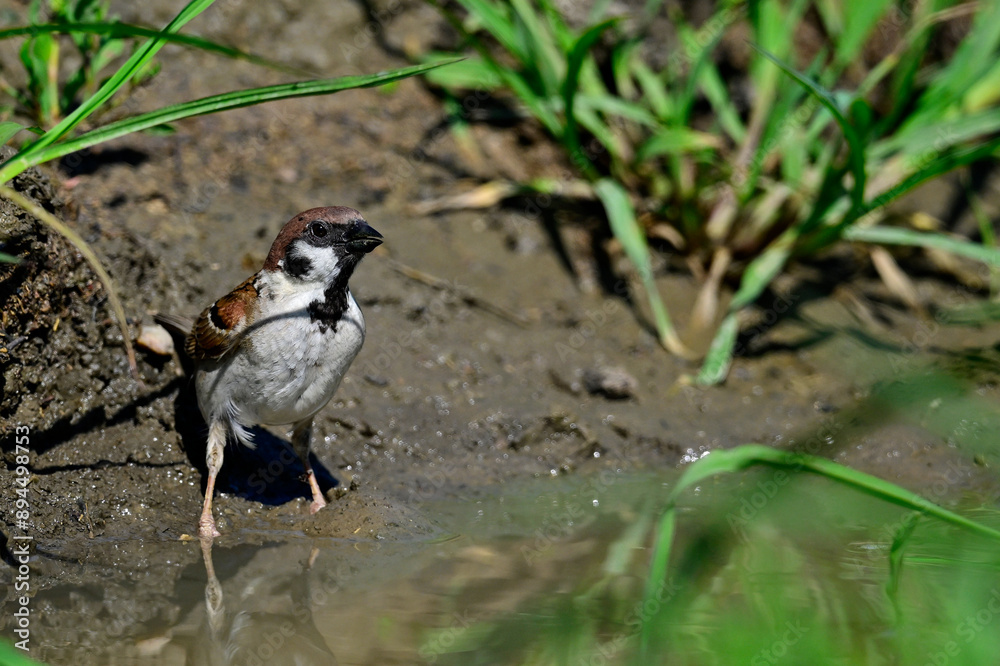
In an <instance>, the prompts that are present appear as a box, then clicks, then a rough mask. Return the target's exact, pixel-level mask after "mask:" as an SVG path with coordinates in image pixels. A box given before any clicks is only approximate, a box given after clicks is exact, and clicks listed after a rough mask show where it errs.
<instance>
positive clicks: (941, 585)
mask: <svg viewBox="0 0 1000 666" xmlns="http://www.w3.org/2000/svg"><path fill="white" fill-rule="evenodd" d="M675 478H676V475H668V476H664V475H652V474H637V473H628V474H617V473H614V472H609V473H607V474H604V475H596V476H592V477H589V478H583V477H557V478H553V479H540V480H536V481H528V482H517V483H510V484H505V485H503V486H499V487H495V488H492V489H489V490H485V491H477V492H476V493H475V494H471V495H469V496H467V497H462V498H460V499H459V500H458V501H454V500H449V501H437V502H428V503H425V504H424V505H422V506H421V507H420V512H421V513H422V514H423V515H424V517H426V518H427V519H428V520H429V521H430V523H432V524H433V525H434V526H435V527H436V533H435V534H434V535H433V536H432V537H428V538H421V539H409V540H407V539H377V540H371V539H368V538H365V539H359V540H352V539H331V538H318V539H317V538H308V537H306V536H305V535H303V534H302V533H300V532H289V533H287V534H277V533H275V532H274V531H273V530H270V531H266V532H265V531H261V532H254V531H252V530H243V531H241V532H238V533H235V534H227V535H225V536H224V537H223V538H222V539H218V540H217V541H216V544H215V546H214V547H213V548H211V549H210V550H207V549H204V548H202V547H201V546H200V544H199V543H198V542H197V541H190V542H182V541H163V542H158V543H157V542H152V543H151V542H148V541H147V542H116V543H110V542H100V540H98V542H97V543H94V544H93V548H92V549H91V550H90V553H89V554H88V555H87V556H85V557H84V558H83V559H82V560H79V559H78V560H77V561H75V562H74V561H70V560H68V559H64V558H61V557H55V556H52V555H44V554H43V555H42V556H40V557H38V558H36V561H35V566H34V567H33V573H32V576H38V577H39V579H38V582H42V583H44V582H45V581H44V580H42V577H44V576H46V575H52V573H56V572H57V573H56V575H57V576H58V578H59V583H58V584H55V585H43V586H44V587H45V588H46V589H45V590H44V591H43V592H41V593H39V594H38V595H37V596H35V597H34V598H33V599H32V602H31V603H32V609H33V611H34V612H35V613H36V615H35V624H34V625H33V627H32V632H33V633H32V649H31V655H32V656H33V657H36V658H41V659H44V660H45V661H47V662H48V663H51V664H90V663H93V664H285V663H287V664H331V663H339V664H411V663H455V664H469V663H483V664H506V663H510V664H520V663H560V662H562V663H581V664H584V663H645V661H644V659H643V658H642V657H639V656H637V655H638V650H639V630H640V627H641V625H642V623H644V622H651V623H652V625H653V626H654V627H657V629H656V630H655V631H654V632H652V639H651V640H652V644H653V646H654V649H655V650H656V654H658V655H660V656H661V657H662V656H663V655H664V654H666V655H669V656H670V657H671V659H672V663H673V661H674V660H676V663H697V664H701V663H734V662H732V659H733V658H734V657H733V650H734V649H736V648H734V645H737V646H741V647H739V649H738V653H739V654H741V655H745V656H749V657H752V658H755V659H756V661H752V662H751V663H778V661H781V660H783V659H785V658H791V659H792V662H789V663H795V661H796V660H798V663H806V662H804V661H801V660H802V659H813V658H814V657H815V656H816V654H817V650H820V651H822V650H823V649H826V650H829V651H828V652H827V653H826V656H828V657H829V656H831V655H832V656H836V657H837V658H839V659H841V660H846V662H845V663H859V662H858V661H857V660H858V659H862V658H863V660H864V661H867V660H868V658H867V657H864V655H869V656H871V655H880V658H885V659H890V660H891V659H894V658H896V657H899V656H904V655H905V654H907V649H909V655H910V658H912V657H913V655H914V654H916V655H917V656H918V657H919V655H921V654H924V653H926V651H927V650H930V649H931V648H933V647H934V646H935V645H937V644H940V645H942V646H944V645H947V642H948V641H949V640H960V639H961V640H962V641H964V640H965V637H966V636H967V635H968V631H969V628H968V627H958V628H956V627H955V625H954V623H953V622H952V618H953V617H954V613H949V612H946V611H945V607H947V606H948V605H949V604H951V605H952V606H955V604H956V601H955V599H954V598H953V596H954V595H955V594H956V590H959V591H961V590H964V591H965V592H969V591H970V589H972V588H977V589H981V590H986V591H987V592H988V591H989V589H992V586H994V585H996V584H998V583H1000V566H998V565H1000V562H998V560H997V556H996V553H995V544H991V543H989V542H985V541H983V540H981V539H978V538H972V537H968V535H966V534H964V533H963V532H961V531H958V530H955V529H953V528H947V527H943V526H941V525H940V524H937V523H935V522H933V521H929V520H927V519H923V520H922V521H918V525H917V528H916V530H915V531H914V535H913V536H912V538H911V539H910V540H909V541H907V542H906V550H905V556H906V559H905V560H904V563H905V566H904V567H903V568H902V569H901V573H898V574H895V576H896V581H897V582H896V586H895V592H894V593H893V594H887V591H886V590H887V584H888V582H889V581H890V580H891V579H892V577H893V576H894V574H893V573H892V571H891V569H890V566H889V554H890V544H891V539H892V536H893V535H894V534H896V533H897V532H898V531H899V529H900V527H901V526H902V525H903V524H904V523H905V518H906V516H907V515H908V514H907V513H906V512H904V511H902V510H901V509H899V508H898V507H895V506H892V505H890V504H888V503H885V502H881V501H879V500H875V499H873V498H871V497H869V496H865V495H860V494H859V493H857V492H856V491H854V490H850V489H844V488H841V487H838V486H836V485H834V484H833V483H831V482H829V481H826V480H824V479H820V478H818V477H815V476H809V475H802V476H792V477H789V478H787V479H785V478H784V477H780V478H779V477H776V476H775V472H774V470H767V469H762V470H757V471H751V472H748V473H745V474H738V475H733V476H731V477H722V478H716V479H711V480H709V481H707V482H706V483H704V484H702V485H701V486H699V487H698V488H695V489H694V490H693V491H691V492H690V493H687V494H686V495H685V496H684V498H683V499H682V501H681V504H680V506H681V511H680V512H679V521H678V523H679V532H678V537H677V540H676V542H675V550H674V557H673V560H672V566H671V569H670V571H669V572H668V575H667V577H666V578H664V579H663V580H662V581H661V583H660V588H659V589H657V590H654V594H653V596H652V597H650V596H648V594H647V596H646V597H645V599H644V598H643V589H644V586H645V585H646V580H647V578H648V576H649V571H650V568H649V562H650V554H651V552H650V547H651V544H652V539H653V535H654V533H655V527H656V525H657V523H658V520H659V516H660V515H661V511H662V508H663V503H664V501H665V498H666V497H667V495H668V493H669V490H670V484H671V482H672V481H673V479H675ZM775 479H778V480H777V482H775ZM762 497H763V498H764V500H762V499H761V498H762ZM748 507H750V508H749V509H748ZM976 517H978V518H980V519H984V520H986V521H989V522H992V523H993V524H1000V520H997V515H996V513H995V512H992V511H986V510H982V511H980V512H978V513H977V514H976ZM137 551H139V552H137ZM116 555H120V557H116ZM119 560H120V561H124V562H135V561H139V562H141V563H142V566H141V567H140V568H139V569H138V570H136V571H131V572H124V573H125V576H124V578H126V579H127V581H128V582H127V583H123V582H122V578H123V576H122V574H123V572H122V571H120V570H118V569H117V568H116V561H119ZM47 572H48V573H47ZM49 582H54V581H49ZM972 596H973V597H976V594H973V595H972ZM980 596H981V595H980ZM976 599H978V597H976ZM651 600H652V601H651ZM970 603H972V610H973V611H975V610H976V608H977V607H976V604H977V603H980V602H979V601H970ZM988 603H989V599H988V598H986V599H985V600H982V604H983V605H982V606H981V607H982V608H986V609H987V611H984V612H989V613H991V615H990V618H988V619H990V620H992V611H989V610H988V609H989V605H988ZM998 603H1000V602H998ZM900 607H903V608H905V609H906V612H905V614H900ZM959 607H960V605H959ZM974 616H975V612H973V615H972V617H974ZM961 617H962V616H959V619H961ZM980 633H985V632H977V633H975V634H973V638H974V639H978V638H979V634H980ZM720 639H722V640H723V643H722V644H721V645H720V644H719V642H718V641H719V640H720ZM991 641H992V639H991V638H988V639H984V640H979V641H978V642H976V641H970V642H969V643H968V644H966V643H965V642H962V647H963V649H964V650H965V654H966V655H972V654H979V653H980V652H981V649H982V648H984V646H986V645H985V644H987V643H990V644H991ZM665 643H666V644H665ZM823 646H826V647H823ZM906 646H909V648H907V647H906ZM987 647H988V646H987ZM974 648H979V649H974ZM826 663H828V662H826ZM903 663H917V662H911V661H904V662H903ZM955 663H959V662H955ZM960 663H971V662H967V661H962V662H960ZM984 663H985V662H984Z"/></svg>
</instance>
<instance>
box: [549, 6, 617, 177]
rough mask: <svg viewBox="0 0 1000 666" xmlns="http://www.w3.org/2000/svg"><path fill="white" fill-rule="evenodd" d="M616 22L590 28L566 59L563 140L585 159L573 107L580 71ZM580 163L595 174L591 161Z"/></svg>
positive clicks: (571, 149) (563, 85) (570, 149)
mask: <svg viewBox="0 0 1000 666" xmlns="http://www.w3.org/2000/svg"><path fill="white" fill-rule="evenodd" d="M616 22H617V19H609V20H607V21H603V22H601V23H598V24H597V25H593V26H591V27H590V28H588V29H587V30H586V31H585V32H584V33H583V34H582V35H580V38H579V39H578V40H576V43H575V44H573V48H572V49H570V51H569V54H568V55H567V57H566V77H565V78H564V79H563V82H562V99H563V109H564V111H565V113H566V127H565V128H564V130H563V140H564V141H565V142H566V145H567V148H568V150H569V151H570V154H571V155H573V154H574V153H576V154H579V155H580V156H581V157H583V153H582V151H581V150H580V138H579V136H577V130H576V124H577V119H576V110H575V108H574V106H573V105H574V102H575V99H576V94H577V92H578V87H577V85H578V83H579V80H580V70H581V69H582V68H583V62H584V58H586V57H587V54H588V53H589V52H590V47H591V46H593V45H594V42H596V41H597V40H598V39H599V38H600V36H601V34H602V33H603V32H604V31H605V30H607V29H608V28H610V27H611V26H613V25H614V24H615V23H616ZM574 157H575V156H574ZM584 159H586V158H584ZM580 162H581V166H582V167H583V169H584V170H585V171H589V172H593V169H594V167H593V164H592V163H591V162H590V160H589V159H586V162H585V163H584V162H583V160H580ZM588 175H589V174H588Z"/></svg>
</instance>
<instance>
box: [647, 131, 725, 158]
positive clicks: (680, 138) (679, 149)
mask: <svg viewBox="0 0 1000 666" xmlns="http://www.w3.org/2000/svg"><path fill="white" fill-rule="evenodd" d="M720 148H722V143H721V142H720V141H719V138H718V137H717V136H715V135H714V134H706V133H705V132H699V131H698V130H693V129H690V128H687V127H662V128H660V130H659V131H657V132H656V133H655V134H654V135H653V136H651V137H649V139H648V140H647V141H646V142H645V143H643V144H642V145H641V146H640V147H639V150H637V151H636V155H635V159H636V161H638V162H643V161H645V160H648V159H650V158H651V157H658V156H660V155H668V154H677V153H690V152H695V151H698V150H710V149H720Z"/></svg>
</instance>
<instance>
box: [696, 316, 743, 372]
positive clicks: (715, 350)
mask: <svg viewBox="0 0 1000 666" xmlns="http://www.w3.org/2000/svg"><path fill="white" fill-rule="evenodd" d="M738 333H739V319H738V317H737V315H736V313H735V312H730V313H729V314H727V315H726V316H725V318H724V319H723V320H722V323H721V324H720V325H719V328H718V330H717V331H716V332H715V337H714V338H712V344H711V346H710V347H709V348H708V353H707V354H706V355H705V361H704V363H702V365H701V370H700V371H699V372H698V377H697V378H696V379H695V382H696V383H698V384H700V385H702V386H714V385H716V384H718V383H720V382H721V381H722V380H724V379H725V378H726V375H728V374H729V367H730V366H731V365H732V363H733V350H734V349H735V347H736V336H737V334H738Z"/></svg>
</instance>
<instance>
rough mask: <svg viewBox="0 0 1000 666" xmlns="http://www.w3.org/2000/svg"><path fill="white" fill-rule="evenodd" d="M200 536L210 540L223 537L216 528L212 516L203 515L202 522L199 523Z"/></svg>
mask: <svg viewBox="0 0 1000 666" xmlns="http://www.w3.org/2000/svg"><path fill="white" fill-rule="evenodd" d="M198 536H200V537H201V538H202V539H209V540H211V539H214V538H215V537H217V536H222V534H221V533H220V532H219V530H217V529H216V528H215V518H213V517H212V514H210V513H209V514H202V516H201V520H199V521H198Z"/></svg>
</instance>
